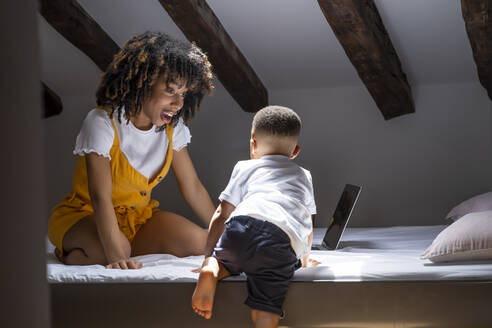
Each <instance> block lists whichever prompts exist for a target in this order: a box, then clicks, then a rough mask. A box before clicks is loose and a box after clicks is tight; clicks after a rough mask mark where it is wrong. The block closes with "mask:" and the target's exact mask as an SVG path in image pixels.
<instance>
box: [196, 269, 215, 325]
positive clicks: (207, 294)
mask: <svg viewBox="0 0 492 328" xmlns="http://www.w3.org/2000/svg"><path fill="white" fill-rule="evenodd" d="M214 271H215V272H214ZM216 287H217V270H213V269H211V268H209V267H208V266H206V267H203V268H202V270H201V272H200V277H199V278H198V283H197V285H196V287H195V291H194V292H193V296H192V297H191V307H192V308H193V310H194V311H195V312H196V313H197V314H198V315H201V316H202V317H204V318H205V319H210V318H211V317H212V307H213V305H214V296H215V288H216Z"/></svg>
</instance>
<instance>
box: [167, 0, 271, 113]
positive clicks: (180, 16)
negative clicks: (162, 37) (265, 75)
mask: <svg viewBox="0 0 492 328" xmlns="http://www.w3.org/2000/svg"><path fill="white" fill-rule="evenodd" d="M159 2H160V3H161V5H162V6H163V7H164V9H165V10H166V11H167V12H168V13H169V16H171V18H172V19H173V20H174V22H175V23H176V25H177V26H178V27H179V28H180V29H181V31H183V33H184V35H185V36H186V37H187V38H188V40H190V41H192V42H195V43H196V44H197V45H198V46H199V47H200V48H202V49H203V50H204V51H205V52H206V53H207V55H208V56H209V59H210V62H211V63H212V66H213V70H214V72H215V74H216V75H217V77H218V78H219V80H220V82H221V83H222V84H223V85H224V87H225V88H226V89H227V91H228V92H229V93H230V94H231V96H232V97H233V98H234V99H235V100H236V102H237V103H238V104H239V106H241V108H242V109H243V110H245V111H247V112H256V111H258V110H259V109H261V108H262V107H264V106H266V105H268V92H267V90H266V88H265V86H264V85H263V83H262V82H261V81H260V79H259V78H258V76H257V75H256V73H255V72H254V70H253V69H252V68H251V66H250V65H249V63H248V61H247V60H246V58H245V57H244V56H243V54H242V53H241V51H240V50H239V49H238V48H237V47H236V45H235V44H234V41H233V40H232V39H231V37H230V36H229V34H228V33H227V31H226V30H225V28H224V27H223V26H222V24H221V22H220V21H219V19H218V18H217V16H215V14H214V12H213V11H212V9H211V8H210V7H209V6H208V4H207V3H206V2H205V1H204V0H159Z"/></svg>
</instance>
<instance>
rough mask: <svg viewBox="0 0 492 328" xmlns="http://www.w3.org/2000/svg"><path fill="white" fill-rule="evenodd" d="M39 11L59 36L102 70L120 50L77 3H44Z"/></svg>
mask: <svg viewBox="0 0 492 328" xmlns="http://www.w3.org/2000/svg"><path fill="white" fill-rule="evenodd" d="M39 2H40V8H39V11H40V13H41V15H43V17H44V18H45V19H46V20H47V21H48V23H49V24H50V25H51V26H53V28H55V29H56V30H57V31H58V33H60V34H61V35H63V36H64V37H65V39H67V40H68V41H69V42H71V43H72V44H73V45H74V46H75V47H77V48H78V49H80V50H81V51H82V52H83V53H85V54H86V55H87V56H89V58H91V59H92V61H93V62H94V63H95V64H96V65H97V66H98V67H99V68H100V69H101V70H102V71H105V70H106V67H107V66H108V65H109V63H111V61H112V60H113V56H114V55H115V54H116V53H117V52H118V51H119V50H120V48H119V46H118V45H117V44H116V42H114V41H113V39H111V37H110V36H109V35H108V34H107V33H106V32H105V31H104V30H103V29H102V28H101V26H99V24H97V23H96V21H94V20H93V19H92V17H91V16H90V15H89V14H88V13H87V12H86V11H85V10H84V9H83V8H82V7H81V6H80V5H79V4H78V2H77V1H74V0H40V1H39Z"/></svg>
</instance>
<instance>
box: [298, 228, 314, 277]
mask: <svg viewBox="0 0 492 328" xmlns="http://www.w3.org/2000/svg"><path fill="white" fill-rule="evenodd" d="M312 244H313V230H311V233H310V234H309V236H308V253H307V254H306V255H304V256H303V257H302V259H301V263H302V267H303V268H305V267H307V266H308V264H309V253H310V251H311V246H312Z"/></svg>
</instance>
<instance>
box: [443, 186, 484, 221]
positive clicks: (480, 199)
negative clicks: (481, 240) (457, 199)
mask: <svg viewBox="0 0 492 328" xmlns="http://www.w3.org/2000/svg"><path fill="white" fill-rule="evenodd" d="M491 210H492V191H491V192H487V193H485V194H481V195H477V196H475V197H472V198H470V199H468V200H465V201H464V202H462V203H461V204H459V205H457V206H455V207H454V208H453V209H452V210H451V212H449V213H448V215H446V219H451V220H453V221H456V220H458V219H459V218H461V217H462V216H463V215H465V214H468V213H472V212H483V211H491Z"/></svg>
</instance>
